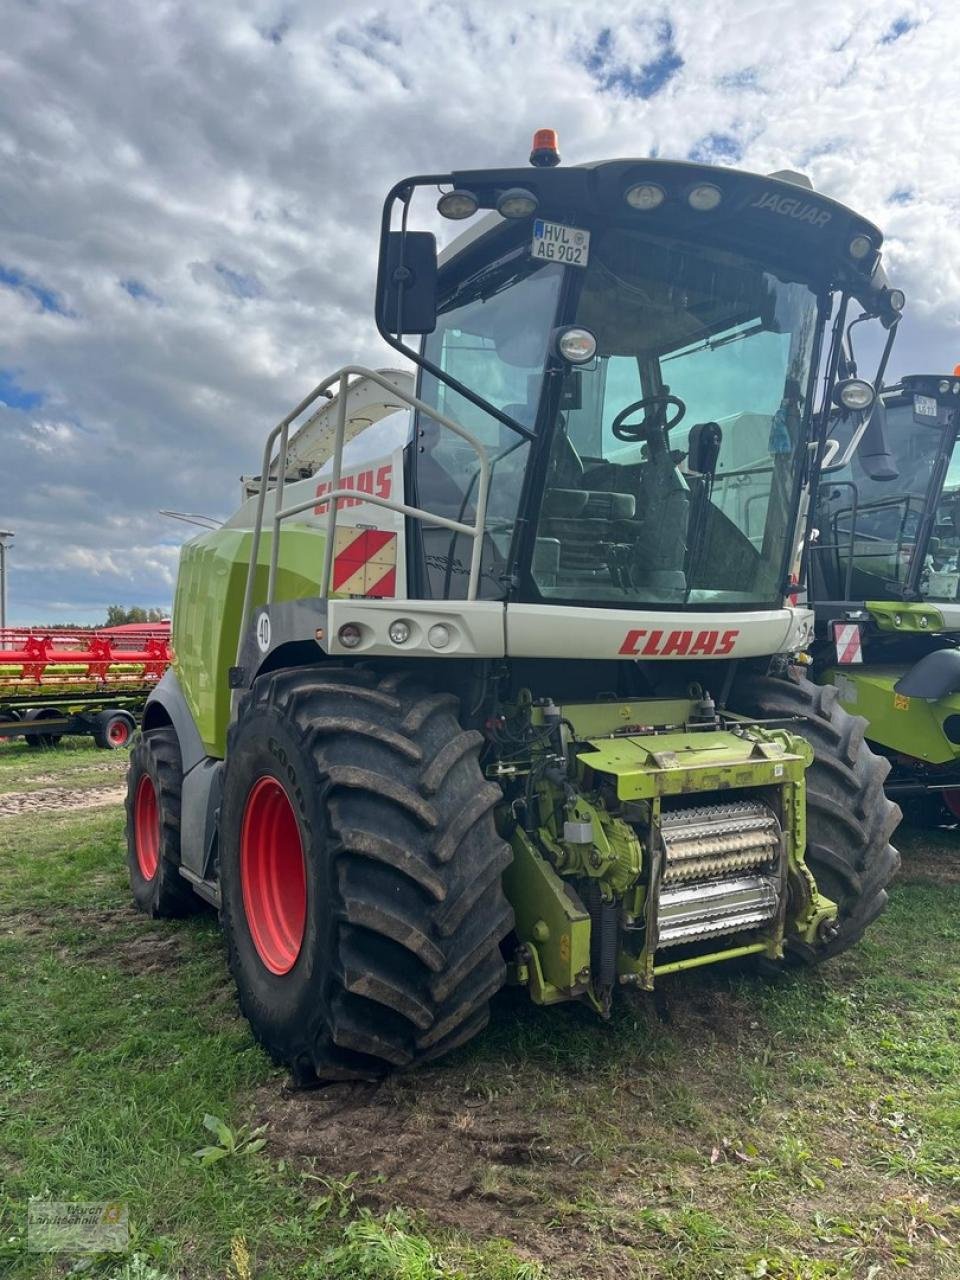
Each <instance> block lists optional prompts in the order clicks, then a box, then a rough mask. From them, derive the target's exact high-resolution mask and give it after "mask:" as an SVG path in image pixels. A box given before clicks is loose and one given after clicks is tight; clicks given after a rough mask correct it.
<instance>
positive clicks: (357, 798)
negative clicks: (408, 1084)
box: [220, 667, 513, 1083]
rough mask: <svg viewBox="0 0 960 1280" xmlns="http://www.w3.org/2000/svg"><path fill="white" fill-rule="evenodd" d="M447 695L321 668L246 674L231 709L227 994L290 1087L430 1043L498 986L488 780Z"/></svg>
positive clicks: (472, 1031)
mask: <svg viewBox="0 0 960 1280" xmlns="http://www.w3.org/2000/svg"><path fill="white" fill-rule="evenodd" d="M456 707H457V701H456V699H455V698H454V697H452V696H451V695H449V694H445V693H430V692H427V691H426V690H424V689H423V688H419V687H417V686H416V685H414V684H412V683H407V681H406V679H405V678H404V676H402V675H400V676H397V675H388V676H386V677H385V678H382V679H380V680H379V681H378V679H377V678H376V677H375V676H374V675H373V674H372V673H370V672H367V671H363V670H359V669H349V668H348V669H336V670H334V669H325V668H322V667H321V668H312V669H309V670H292V671H289V670H288V671H278V672H274V673H271V674H269V675H266V676H263V677H261V678H260V679H259V680H257V681H256V683H255V684H254V686H253V688H252V690H251V691H250V693H249V694H247V696H246V697H245V698H244V699H243V701H242V703H241V705H240V708H239V714H238V718H237V721H236V723H235V724H234V725H233V726H232V727H231V730H230V734H229V738H228V749H227V766H226V774H225V778H224V791H223V805H222V810H221V827H220V882H221V896H222V903H223V908H222V912H223V926H224V931H225V934H226V940H227V950H228V956H229V962H230V968H231V971H232V972H233V975H234V978H235V979H236V983H237V988H238V991H239V996H240V1007H241V1009H242V1011H243V1013H244V1014H245V1015H246V1017H247V1018H248V1019H249V1021H250V1024H251V1027H252V1028H253V1032H254V1035H255V1036H256V1038H257V1039H258V1040H259V1041H260V1043H261V1044H262V1045H263V1046H264V1047H265V1048H266V1049H267V1050H268V1052H269V1053H270V1054H271V1055H272V1056H273V1058H274V1059H275V1060H276V1061H278V1062H281V1063H284V1064H286V1065H287V1066H289V1067H290V1068H291V1070H292V1071H293V1074H294V1078H295V1079H296V1080H297V1081H298V1082H300V1083H311V1082H313V1081H315V1080H317V1079H320V1080H331V1079H344V1078H351V1077H352V1078H356V1077H367V1078H369V1077H371V1076H378V1075H382V1074H383V1073H384V1072H386V1071H387V1070H389V1069H390V1068H392V1067H407V1066H411V1065H412V1064H414V1063H418V1062H422V1061H425V1060H426V1059H428V1058H433V1057H438V1056H440V1055H441V1054H444V1053H447V1052H448V1051H449V1050H451V1049H453V1048H455V1047H456V1046H457V1045H460V1044H462V1043H464V1042H465V1041H467V1040H469V1039H470V1038H471V1037H472V1036H474V1035H476V1034H477V1032H478V1031H480V1030H481V1029H482V1028H483V1027H484V1026H485V1025H486V1022H487V1019H488V1016H489V1014H488V1005H489V1001H490V998H491V997H492V996H493V995H494V994H495V993H496V992H497V991H498V990H499V989H500V987H501V986H502V985H503V982H504V980H505V976H506V969H505V965H504V961H503V958H502V956H501V953H500V946H499V944H500V941H501V939H502V938H503V937H504V936H505V935H506V934H507V933H508V932H509V931H510V929H511V927H512V924H513V913H512V911H511V909H510V907H509V905H508V904H507V901H506V898H505V897H504V893H503V888H502V885H501V875H502V872H503V869H504V868H505V867H506V866H507V864H508V863H509V861H510V857H511V854H510V849H509V846H508V845H506V844H505V843H504V842H503V841H502V840H500V839H499V837H498V836H497V832H496V828H495V826H494V822H493V806H494V805H495V804H496V803H497V801H498V800H499V799H500V796H501V792H500V789H499V788H498V787H496V786H494V785H493V784H491V783H487V782H485V781H484V778H483V774H482V773H481V771H480V767H479V764H478V762H477V756H478V752H479V748H480V745H481V741H482V739H481V735H480V734H479V733H474V732H465V731H464V730H463V729H462V728H461V727H460V725H459V723H458V722H457V719H456V714H455V712H456ZM271 815H272V816H271ZM301 895H302V896H301Z"/></svg>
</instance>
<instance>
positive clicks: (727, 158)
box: [688, 133, 743, 164]
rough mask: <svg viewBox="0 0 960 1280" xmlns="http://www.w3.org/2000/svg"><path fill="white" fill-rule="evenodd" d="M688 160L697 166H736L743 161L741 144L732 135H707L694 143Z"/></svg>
mask: <svg viewBox="0 0 960 1280" xmlns="http://www.w3.org/2000/svg"><path fill="white" fill-rule="evenodd" d="M688 158H689V159H690V160H695V161H696V162H697V163H698V164H736V163H737V161H739V160H742V159H743V144H742V143H741V142H740V140H739V139H738V138H735V137H734V136H733V134H732V133H708V134H706V135H705V136H704V137H702V138H700V139H699V141H698V142H696V143H694V145H693V147H692V148H691V150H690V153H689V157H688Z"/></svg>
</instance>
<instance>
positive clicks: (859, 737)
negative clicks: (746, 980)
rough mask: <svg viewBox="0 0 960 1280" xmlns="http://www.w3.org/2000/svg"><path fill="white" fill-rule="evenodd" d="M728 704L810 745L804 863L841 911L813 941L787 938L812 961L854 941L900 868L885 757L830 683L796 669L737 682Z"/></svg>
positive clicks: (876, 911) (880, 905)
mask: <svg viewBox="0 0 960 1280" xmlns="http://www.w3.org/2000/svg"><path fill="white" fill-rule="evenodd" d="M731 707H732V709H734V710H736V711H737V712H738V713H739V714H741V715H749V716H756V717H757V718H758V719H763V720H782V721H784V722H785V723H784V724H783V727H784V728H786V729H789V730H790V732H791V733H797V734H799V735H800V736H801V737H803V738H806V740H807V742H809V744H810V746H811V747H812V748H813V753H814V755H813V763H812V764H811V765H810V766H809V768H808V769H807V771H806V792H807V849H806V862H807V866H808V867H809V868H810V870H811V871H812V872H813V875H814V878H815V880H816V882H817V886H818V888H819V889H820V892H821V893H823V894H825V895H826V896H827V897H828V898H831V899H832V900H833V901H834V902H836V904H837V906H838V907H839V909H840V914H839V918H838V921H837V928H836V930H835V931H833V930H831V931H829V932H828V933H827V934H826V936H824V937H822V938H821V939H819V940H818V941H817V942H816V943H814V944H810V943H806V942H803V941H801V940H800V939H793V940H790V939H789V938H788V940H787V947H788V950H789V952H790V954H791V955H792V956H793V957H794V958H796V959H800V960H802V961H805V962H806V963H808V964H816V963H819V962H820V961H821V960H826V959H829V958H830V957H831V956H835V955H839V953H840V952H841V951H846V950H847V949H848V948H849V947H852V946H853V945H854V944H855V943H857V942H858V941H859V940H860V938H861V937H862V936H863V933H864V931H865V929H866V928H867V926H868V925H869V924H871V922H872V921H874V920H875V919H876V918H877V916H879V915H880V913H881V912H882V911H883V910H884V908H885V907H886V905H887V886H888V885H889V884H890V881H891V880H892V879H893V877H894V876H895V875H896V873H897V871H898V869H899V867H900V855H899V854H898V853H897V851H896V849H894V847H893V846H892V845H891V844H890V837H891V835H892V834H893V832H894V831H895V829H896V827H897V824H898V823H899V821H900V816H901V815H900V809H899V807H898V806H897V805H895V804H894V803H893V802H892V801H891V800H888V799H887V797H886V795H885V794H884V790H883V783H884V779H885V778H886V776H887V774H888V772H889V770H890V763H889V761H888V760H885V759H884V758H883V757H882V756H878V755H875V754H874V753H873V752H872V751H871V750H870V748H869V747H868V746H867V744H866V742H865V741H864V729H865V728H866V721H865V720H864V719H863V718H862V717H861V716H851V715H850V714H849V713H848V712H846V711H844V709H843V708H842V707H841V706H840V704H839V703H838V702H837V691H836V689H834V688H833V686H832V685H816V684H813V683H812V682H811V681H809V680H807V679H806V678H805V677H804V676H802V675H800V674H797V673H791V674H789V675H787V676H783V677H779V676H759V677H750V678H748V679H746V680H741V681H740V682H739V683H738V684H737V686H736V688H735V691H734V696H733V697H732V698H731Z"/></svg>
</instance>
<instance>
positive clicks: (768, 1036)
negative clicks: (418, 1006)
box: [0, 747, 960, 1280]
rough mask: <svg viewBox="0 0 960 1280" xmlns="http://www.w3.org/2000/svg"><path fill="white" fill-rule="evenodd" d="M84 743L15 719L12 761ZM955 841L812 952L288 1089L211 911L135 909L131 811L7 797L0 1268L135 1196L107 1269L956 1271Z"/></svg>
mask: <svg viewBox="0 0 960 1280" xmlns="http://www.w3.org/2000/svg"><path fill="white" fill-rule="evenodd" d="M8 752H9V755H8V754H7V753H8ZM20 754H21V755H23V756H25V755H26V752H25V751H24V752H22V753H20ZM15 756H16V758H15ZM84 758H93V759H95V762H96V763H97V764H99V763H100V762H102V761H103V759H104V755H103V753H100V752H96V751H92V750H91V749H90V748H85V747H81V748H74V749H72V750H68V751H66V752H64V753H63V755H62V756H60V755H58V754H57V753H46V752H45V753H42V754H36V755H35V754H34V753H30V757H29V759H27V760H26V761H24V760H22V759H21V758H20V756H19V755H16V752H15V749H14V748H9V747H8V748H4V749H3V750H0V787H6V789H7V790H15V789H17V788H15V787H13V786H12V785H10V780H11V774H12V773H15V774H16V778H17V780H18V785H19V786H20V787H21V789H24V790H25V789H27V786H28V785H29V783H30V779H31V776H35V774H36V773H42V774H46V773H50V772H54V771H55V770H56V769H58V768H60V769H63V770H69V769H70V768H72V767H75V766H77V765H78V764H79V763H80V762H81V761H82V760H83V759H84ZM108 759H109V758H108ZM31 770H32V771H33V772H32V773H31ZM89 785H93V786H96V785H102V779H97V778H95V777H91V779H90V781H89ZM955 840H956V837H955V835H954V834H953V833H948V834H944V835H940V836H936V837H923V836H920V835H917V834H910V833H906V834H905V836H904V838H902V839H901V845H902V846H903V847H904V850H905V853H906V857H905V876H904V879H903V880H902V881H901V882H900V883H899V884H898V886H897V888H896V890H895V893H894V895H893V898H892V902H891V907H890V910H889V911H888V913H887V914H886V915H885V916H884V918H883V920H882V921H881V922H879V924H878V925H877V926H876V927H875V928H874V929H873V930H871V932H870V934H869V935H868V938H867V939H866V940H865V941H864V943H863V944H862V945H861V946H860V947H859V948H858V949H857V950H856V951H854V952H852V953H850V954H848V955H847V956H844V957H842V958H841V959H840V960H839V961H837V962H835V963H833V964H831V965H829V966H827V967H825V968H824V969H823V970H821V971H818V972H817V973H814V974H805V975H797V976H791V977H787V978H784V979H782V980H778V981H775V982H769V981H764V980H760V979H758V978H756V977H755V976H753V975H752V974H751V973H749V972H748V971H746V970H739V971H733V970H724V971H721V970H703V971H700V972H699V973H697V974H693V975H689V976H687V977H686V978H685V979H684V978H679V977H678V978H676V979H673V980H671V981H670V982H669V983H668V984H666V985H665V987H664V989H663V991H662V992H661V995H660V998H659V1001H658V1003H657V1005H654V1004H653V1003H652V1002H651V1001H650V1000H647V999H644V998H642V997H630V998H628V999H625V1000H621V1001H620V1002H619V1004H618V1006H617V1008H616V1009H615V1013H614V1016H613V1018H612V1019H611V1021H610V1022H609V1023H603V1022H601V1021H599V1020H597V1019H596V1018H594V1017H592V1016H591V1015H589V1014H588V1013H587V1012H586V1011H585V1010H583V1009H580V1008H574V1007H560V1008H557V1009H554V1010H552V1011H543V1010H536V1009H534V1008H532V1007H531V1006H530V1005H529V1004H528V1003H527V1002H526V1000H525V999H524V998H522V997H521V996H520V995H518V994H515V993H509V992H508V993H505V994H504V995H503V996H502V997H501V998H500V999H499V1000H498V1002H497V1004H496V1006H495V1010H494V1023H493V1025H492V1026H491V1029H490V1030H489V1031H488V1032H487V1033H486V1034H485V1035H484V1036H483V1037H482V1038H481V1039H480V1040H479V1041H478V1042H476V1043H475V1044H474V1045H472V1046H471V1047H469V1048H468V1049H466V1050H464V1051H462V1052H461V1053H459V1054H458V1055H455V1056H454V1057H453V1058H452V1059H451V1060H450V1061H449V1062H446V1063H443V1064H440V1065H438V1066H436V1067H431V1068H429V1069H428V1070H425V1071H423V1072H421V1073H418V1074H414V1075H411V1076H398V1077H395V1078H394V1079H392V1080H391V1081H389V1082H388V1083H386V1084H384V1085H381V1086H380V1087H379V1088H377V1087H373V1086H357V1087H348V1086H337V1087H335V1088H334V1089H333V1090H330V1091H325V1092H321V1093H314V1094H308V1095H303V1096H302V1097H299V1096H293V1097H291V1096H290V1095H289V1094H287V1093H286V1091H285V1077H284V1075H283V1073H281V1072H279V1071H277V1070H276V1069H275V1068H274V1067H272V1066H271V1064H270V1063H269V1062H268V1061H267V1059H266V1058H265V1057H264V1055H263V1054H262V1053H261V1051H260V1050H259V1049H258V1048H257V1046H256V1045H255V1044H254V1042H253V1039H252V1037H251V1035H250V1032H249V1029H248V1027H247V1025H246V1023H245V1022H244V1021H242V1020H241V1019H240V1018H239V1017H238V1016H237V1012H236V1005H235V999H234V994H233V988H232V985H231V983H230V980H229V977H228V975H227V973H226V970H225V965H224V960H223V953H222V948H221V943H220V938H219V932H218V926H217V923H216V920H215V918H214V917H213V916H212V915H210V914H201V915H198V916H196V917H194V918H192V919H190V920H188V921H182V922H165V921H150V920H147V919H145V918H144V917H142V916H138V915H136V913H134V912H133V911H132V909H131V908H130V907H129V906H128V894H127V888H126V883H125V874H124V870H123V860H122V816H121V815H120V813H119V812H118V811H117V810H115V809H110V810H104V809H92V810H87V811H77V812H74V813H68V812H59V813H56V814H48V815H45V816H44V818H43V819H42V820H41V819H38V818H37V817H36V816H35V815H34V816H29V817H28V816H23V817H13V818H5V819H0V974H2V984H3V986H2V992H0V1170H2V1181H0V1273H2V1274H3V1275H4V1276H5V1277H6V1276H10V1277H11V1278H12V1280H25V1278H26V1277H30V1278H31V1280H32V1278H33V1277H43V1278H46V1277H50V1278H52V1277H55V1276H61V1275H63V1274H65V1273H66V1267H65V1264H64V1262H63V1260H62V1259H59V1260H58V1259H57V1258H55V1257H51V1258H47V1257H41V1256H40V1255H35V1254H27V1253H25V1252H24V1250H23V1238H24V1228H25V1218H26V1205H27V1202H28V1199H29V1198H30V1197H31V1196H36V1197H40V1198H44V1199H79V1200H88V1201H90V1200H113V1199H116V1200H121V1201H123V1202H124V1203H125V1204H126V1205H127V1206H128V1207H129V1215H130V1223H131V1230H132V1241H131V1252H130V1254H129V1255H128V1256H126V1257H121V1258H116V1257H114V1258H103V1259H100V1260H96V1261H95V1263H94V1265H93V1266H92V1267H91V1268H90V1269H88V1270H87V1271H86V1272H85V1273H84V1274H86V1275H90V1276H94V1277H97V1280H121V1278H122V1280H134V1278H136V1280H173V1278H174V1277H176V1280H214V1277H216V1280H274V1278H276V1280H281V1278H282V1280H326V1278H327V1277H330V1278H334V1277H336V1278H342V1280H364V1278H370V1280H454V1278H457V1280H460V1278H462V1280H474V1278H478V1280H537V1278H539V1277H543V1280H549V1278H550V1277H554V1276H556V1277H571V1278H572V1277H578V1278H579V1277H594V1276H596V1277H607V1276H610V1277H613V1276H621V1275H623V1276H638V1277H651V1278H652V1277H664V1278H665V1280H694V1278H696V1280H703V1278H709V1277H717V1278H718V1280H741V1278H743V1280H746V1278H747V1277H753V1276H758V1277H762V1276H770V1277H776V1278H778V1280H820V1278H821V1277H824V1278H826V1277H830V1278H831V1280H860V1278H861V1277H863V1278H867V1277H870V1278H872V1280H877V1278H880V1280H882V1278H883V1277H886V1276H888V1275H894V1274H899V1273H900V1272H901V1271H905V1270H909V1271H910V1272H911V1274H912V1275H916V1276H920V1277H943V1278H944V1280H957V1278H958V1277H960V1210H958V1208H957V1205H958V1203H960V883H957V880H958V877H957V865H958V861H960V852H958V851H957V850H956V848H955ZM939 868H942V870H943V873H944V874H943V875H942V876H941V875H940V871H939V870H938V869H939ZM939 879H944V880H946V881H949V882H948V883H938V880H939ZM205 1117H216V1118H217V1119H218V1120H220V1121H222V1122H223V1124H225V1125H226V1127H227V1128H226V1130H224V1129H222V1128H220V1127H219V1126H217V1125H215V1124H213V1122H210V1123H208V1124H207V1125H206V1126H205V1123H204V1120H205ZM263 1126H265V1127H263ZM227 1131H229V1132H227ZM261 1138H264V1139H265V1140H266V1141H265V1142H264V1143H263V1144H262V1145H261V1142H260V1139H261ZM211 1147H212V1148H214V1149H217V1150H222V1152H223V1154H222V1155H214V1156H210V1155H209V1154H208V1156H207V1157H205V1158H199V1157H198V1156H197V1155H196V1154H195V1153H196V1152H198V1151H199V1150H201V1149H203V1148H211Z"/></svg>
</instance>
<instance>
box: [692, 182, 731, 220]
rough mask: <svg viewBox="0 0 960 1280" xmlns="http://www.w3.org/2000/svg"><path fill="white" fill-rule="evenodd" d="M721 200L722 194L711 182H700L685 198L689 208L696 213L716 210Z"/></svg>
mask: <svg viewBox="0 0 960 1280" xmlns="http://www.w3.org/2000/svg"><path fill="white" fill-rule="evenodd" d="M722 199H723V192H722V191H721V190H720V188H719V187H715V186H714V185H713V183H712V182H701V183H700V184H699V185H698V186H696V187H694V188H693V190H692V191H691V192H690V194H689V195H688V196H687V201H688V203H689V205H690V208H691V209H696V210H697V212H698V213H709V212H710V210H711V209H716V207H717V205H718V204H719V203H720V201H721V200H722Z"/></svg>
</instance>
